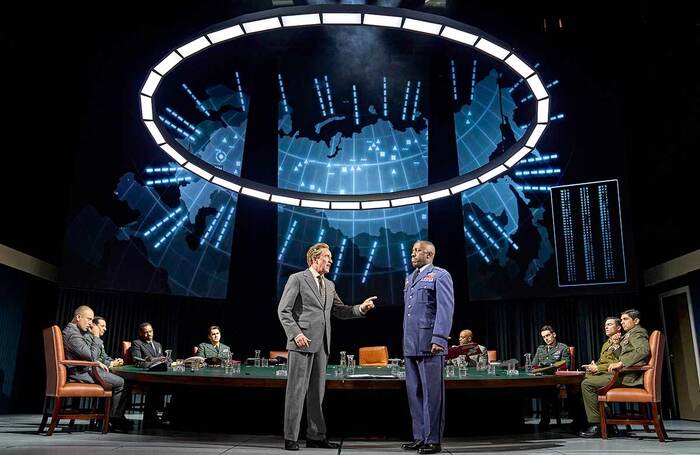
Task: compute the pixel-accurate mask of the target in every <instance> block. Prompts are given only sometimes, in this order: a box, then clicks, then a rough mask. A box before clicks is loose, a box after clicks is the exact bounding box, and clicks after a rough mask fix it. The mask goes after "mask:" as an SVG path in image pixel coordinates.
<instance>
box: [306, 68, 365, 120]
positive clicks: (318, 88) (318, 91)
mask: <svg viewBox="0 0 700 455" xmlns="http://www.w3.org/2000/svg"><path fill="white" fill-rule="evenodd" d="M314 87H316V95H317V96H318V104H319V105H320V106H321V115H323V116H324V117H325V116H326V105H325V103H324V102H323V95H322V94H321V85H320V84H319V83H318V78H317V77H315V78H314ZM352 87H353V94H354V93H355V92H354V89H355V86H354V85H353V86H352Z"/></svg>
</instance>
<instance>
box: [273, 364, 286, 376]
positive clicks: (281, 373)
mask: <svg viewBox="0 0 700 455" xmlns="http://www.w3.org/2000/svg"><path fill="white" fill-rule="evenodd" d="M275 376H284V377H286V376H287V364H286V363H283V364H281V365H280V368H279V369H278V370H277V371H275Z"/></svg>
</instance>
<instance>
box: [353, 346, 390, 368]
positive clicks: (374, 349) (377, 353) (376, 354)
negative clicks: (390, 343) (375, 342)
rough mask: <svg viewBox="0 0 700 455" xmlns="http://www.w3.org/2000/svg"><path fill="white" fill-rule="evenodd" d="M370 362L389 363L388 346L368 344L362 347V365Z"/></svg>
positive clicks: (377, 363) (375, 363)
mask: <svg viewBox="0 0 700 455" xmlns="http://www.w3.org/2000/svg"><path fill="white" fill-rule="evenodd" d="M370 364H371V365H384V366H386V365H388V364H389V348H387V347H386V346H368V347H364V348H360V366H362V365H370Z"/></svg>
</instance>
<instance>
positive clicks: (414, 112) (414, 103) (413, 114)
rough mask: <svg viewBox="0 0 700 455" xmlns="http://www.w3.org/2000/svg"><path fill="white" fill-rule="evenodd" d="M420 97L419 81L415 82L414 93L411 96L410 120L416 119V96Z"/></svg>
mask: <svg viewBox="0 0 700 455" xmlns="http://www.w3.org/2000/svg"><path fill="white" fill-rule="evenodd" d="M419 97H420V81H418V83H417V84H416V94H415V96H414V97H413V111H411V121H414V120H415V119H416V112H417V111H418V98H419Z"/></svg>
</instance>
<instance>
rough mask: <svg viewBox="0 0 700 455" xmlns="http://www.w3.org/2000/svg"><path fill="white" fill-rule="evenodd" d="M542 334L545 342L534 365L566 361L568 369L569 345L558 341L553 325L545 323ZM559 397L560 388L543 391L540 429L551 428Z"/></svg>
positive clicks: (549, 364) (550, 364) (534, 359)
mask: <svg viewBox="0 0 700 455" xmlns="http://www.w3.org/2000/svg"><path fill="white" fill-rule="evenodd" d="M540 335H541V336H542V341H544V344H541V345H539V346H538V347H537V351H535V356H534V357H533V358H532V365H533V366H536V367H537V368H542V367H548V366H552V365H553V364H555V363H556V362H561V361H564V362H566V369H568V368H569V367H570V366H571V353H570V352H569V346H567V345H565V344H564V343H560V342H558V341H557V332H555V331H554V329H553V328H552V326H551V325H543V326H542V328H541V329H540ZM551 374H554V369H552V370H551ZM558 397H559V389H557V388H554V387H552V388H549V389H547V390H544V391H543V392H542V395H541V400H540V404H541V406H542V412H541V413H540V422H539V423H538V424H537V426H538V428H539V430H540V431H544V430H547V429H548V428H549V421H550V416H551V413H552V408H553V407H554V404H555V402H556V401H557V400H558V399H559V398H558Z"/></svg>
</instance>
